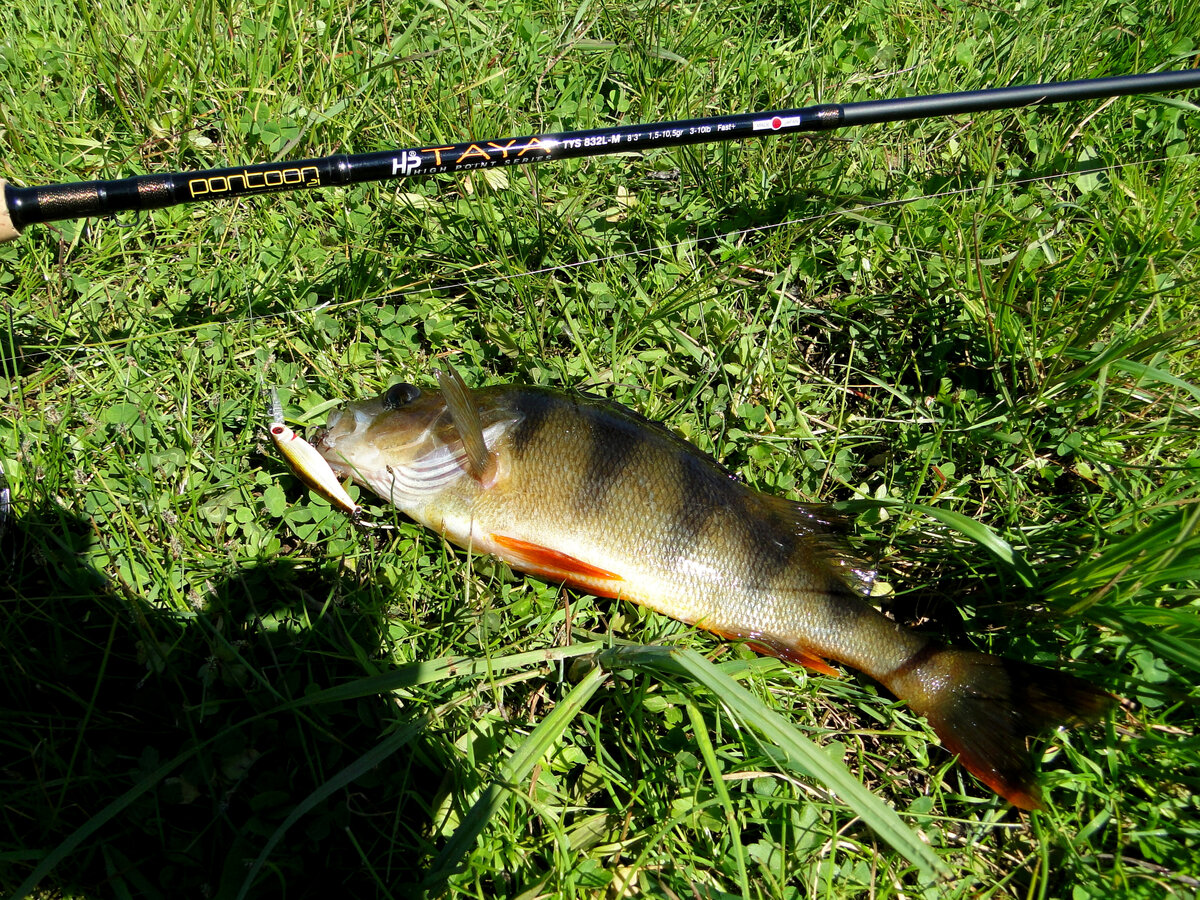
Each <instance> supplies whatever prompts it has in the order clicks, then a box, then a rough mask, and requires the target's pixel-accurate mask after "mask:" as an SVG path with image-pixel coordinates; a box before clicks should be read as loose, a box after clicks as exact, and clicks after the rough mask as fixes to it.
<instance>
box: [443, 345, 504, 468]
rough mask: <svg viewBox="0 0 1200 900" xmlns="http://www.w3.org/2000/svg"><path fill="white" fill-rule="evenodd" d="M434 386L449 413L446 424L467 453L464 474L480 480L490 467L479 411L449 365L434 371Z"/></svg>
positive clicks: (464, 383)
mask: <svg viewBox="0 0 1200 900" xmlns="http://www.w3.org/2000/svg"><path fill="white" fill-rule="evenodd" d="M437 380H438V386H439V387H441V389H442V397H444V398H445V400H446V408H447V409H448V410H450V421H452V422H453V423H454V428H455V429H456V430H457V431H458V436H459V438H461V439H462V442H463V449H465V450H466V451H467V471H468V472H469V473H470V475H471V477H472V478H475V479H477V480H479V481H482V480H483V479H484V477H485V476H486V475H487V473H488V470H489V468H490V466H491V461H492V460H491V454H490V453H488V448H487V442H486V441H484V439H483V424H482V423H481V422H480V421H479V409H478V408H477V407H476V406H475V401H473V400H472V399H471V391H470V389H469V388H468V387H467V385H466V382H464V381H463V380H462V376H461V375H459V374H458V372H457V371H455V369H454V367H453V366H452V365H450V363H446V366H445V368H444V369H439V370H438V372H437Z"/></svg>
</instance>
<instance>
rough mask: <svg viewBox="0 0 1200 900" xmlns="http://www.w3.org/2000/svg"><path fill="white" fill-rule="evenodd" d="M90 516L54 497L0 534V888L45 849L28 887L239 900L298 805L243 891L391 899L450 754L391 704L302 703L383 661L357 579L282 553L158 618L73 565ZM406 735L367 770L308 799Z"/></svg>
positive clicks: (25, 873) (416, 856)
mask: <svg viewBox="0 0 1200 900" xmlns="http://www.w3.org/2000/svg"><path fill="white" fill-rule="evenodd" d="M90 527H91V526H90V525H89V524H88V523H87V522H85V521H82V520H80V519H77V518H74V517H73V516H71V515H70V514H69V513H66V512H65V511H63V510H61V509H59V508H57V507H55V506H49V507H45V508H41V509H38V510H36V511H34V512H32V513H31V514H28V515H26V516H24V517H23V518H21V519H19V520H17V521H14V522H11V523H10V526H9V530H8V533H7V534H6V535H5V536H4V538H3V541H2V542H0V553H2V556H3V565H2V566H0V597H3V598H4V599H3V600H0V603H2V604H3V617H2V619H0V622H2V624H0V635H2V642H3V654H4V657H5V664H4V667H3V672H4V675H3V681H2V684H3V690H4V694H5V701H4V703H3V708H2V709H0V760H2V763H0V797H2V798H3V804H2V808H0V829H2V830H0V894H3V895H4V896H13V895H14V894H15V892H16V891H17V889H18V887H19V886H20V885H21V884H22V882H24V881H25V880H26V879H27V878H29V876H30V875H31V873H33V872H34V870H35V869H36V868H37V867H38V866H39V865H40V864H42V863H43V861H45V860H46V859H47V858H48V856H50V855H52V854H55V852H56V848H58V854H59V857H60V858H58V860H57V863H56V864H55V865H54V866H53V868H52V870H51V871H50V872H49V873H48V874H46V875H45V877H43V878H42V879H41V881H40V883H39V889H40V890H42V891H46V890H50V891H53V892H54V893H55V894H56V895H57V894H62V895H69V896H86V897H108V896H131V895H132V896H139V897H160V896H222V897H225V896H228V897H233V896H236V895H237V892H238V891H239V890H240V889H241V887H242V885H243V882H244V881H245V879H246V877H247V873H248V872H249V871H250V867H251V865H252V863H253V862H254V860H255V859H256V858H257V857H258V855H259V854H260V853H261V852H262V850H263V848H264V847H265V846H267V843H268V841H269V840H270V839H271V837H272V836H276V837H279V835H278V830H279V829H280V826H281V825H282V824H283V823H284V821H285V819H286V818H287V817H288V815H289V814H290V813H292V811H293V810H295V809H296V807H297V805H298V804H301V803H303V802H304V801H305V800H306V799H308V800H309V802H310V804H312V805H311V808H309V809H307V811H306V812H305V813H304V814H303V815H301V816H300V817H299V818H298V819H297V820H296V821H295V823H294V825H292V827H290V829H288V830H287V832H286V834H285V835H283V836H282V840H281V841H280V842H279V843H278V844H277V845H275V846H274V848H273V850H272V851H271V853H270V854H269V855H268V857H267V859H266V861H265V865H263V867H262V868H261V869H260V870H259V871H258V874H257V877H256V879H255V884H254V887H253V890H251V891H250V892H249V896H262V895H264V894H267V895H271V896H283V895H285V894H286V895H288V896H309V895H318V894H319V895H321V896H326V895H327V894H328V891H329V889H330V888H335V889H336V888H340V889H341V890H342V891H345V892H346V893H348V894H349V895H352V896H355V895H364V894H374V893H376V892H377V891H378V892H379V893H381V894H386V893H387V891H388V890H400V895H403V894H404V891H403V890H402V886H403V885H405V884H413V883H415V882H416V881H418V880H419V879H420V876H421V874H422V873H421V872H420V871H419V870H418V866H419V865H420V863H421V861H422V860H423V859H425V858H427V855H428V853H429V850H430V848H429V845H428V843H427V839H426V837H425V835H426V834H427V833H428V830H429V829H428V826H429V820H430V809H431V806H432V802H433V795H434V793H435V792H436V791H437V790H438V788H439V786H440V785H441V783H442V782H443V778H444V775H445V773H446V771H447V769H446V767H445V765H446V764H445V763H444V758H445V754H444V753H442V752H440V751H439V749H438V747H437V746H436V738H434V737H431V736H430V735H429V734H428V733H426V732H424V731H423V730H421V728H420V726H419V724H418V723H417V722H416V719H415V714H413V713H408V712H405V711H402V710H400V709H399V708H398V705H397V704H396V703H395V702H394V701H393V700H392V699H390V698H389V697H384V696H372V697H366V698H360V699H357V700H351V701H347V702H344V703H328V702H327V703H323V704H306V703H304V702H303V699H302V698H304V697H305V695H306V694H309V693H312V692H313V690H314V689H319V688H328V687H331V686H336V685H339V684H346V683H348V682H352V681H354V680H355V679H358V678H362V677H363V675H364V665H363V659H362V656H363V655H367V656H371V655H372V654H373V653H377V649H378V647H379V643H380V641H379V634H378V631H377V628H376V627H375V624H374V623H373V622H372V621H370V620H369V619H368V618H367V617H365V616H362V615H359V614H357V612H356V607H355V605H354V602H353V599H354V591H355V590H356V587H355V586H354V585H350V584H335V583H331V582H330V580H329V579H328V578H325V577H317V576H314V574H313V573H311V572H309V571H305V570H302V569H301V568H299V567H294V566H291V565H289V564H287V563H286V562H277V563H275V564H272V565H269V566H262V567H257V568H253V569H249V570H242V571H238V572H236V573H235V574H234V575H232V576H231V577H229V578H227V579H226V580H224V581H222V582H221V583H219V584H217V585H216V586H215V587H214V589H213V590H212V592H211V594H210V595H209V596H208V597H205V598H203V601H204V602H203V604H202V605H203V612H200V613H197V614H196V615H194V616H183V615H179V614H174V613H166V612H163V611H161V610H156V609H152V608H150V607H149V606H148V605H147V604H144V603H142V602H141V601H139V600H138V599H136V598H132V597H128V596H125V595H123V594H122V593H121V592H120V591H119V590H117V589H115V588H114V587H113V586H112V585H110V584H108V583H106V582H105V580H104V579H103V578H102V577H101V576H100V575H99V574H98V573H97V572H96V571H94V570H93V569H92V568H90V567H89V566H88V565H87V564H85V563H83V562H82V561H81V559H80V556H79V554H80V553H81V551H83V550H84V549H85V548H86V546H87V544H88V542H89V539H90V535H89V530H90ZM327 596H335V597H342V598H346V599H348V600H349V601H350V602H348V603H346V604H344V605H341V606H332V605H331V606H330V607H327V608H326V609H325V611H324V614H317V613H314V614H313V615H312V616H311V621H310V622H309V623H308V624H304V617H303V615H302V612H303V610H301V609H295V608H294V607H296V606H302V605H303V604H304V603H305V602H306V600H307V598H311V597H327ZM308 602H311V601H308ZM295 701H299V702H295ZM405 729H408V731H409V732H410V733H411V734H413V735H414V736H413V738H412V739H411V740H409V741H408V742H407V743H405V744H404V745H403V747H401V748H400V749H399V751H398V752H394V753H390V754H389V755H388V756H387V758H386V760H385V761H384V762H383V763H382V764H380V765H375V766H374V767H370V766H368V765H365V764H360V765H361V768H362V771H361V772H360V773H359V775H358V777H357V778H355V779H354V780H352V781H350V783H349V784H347V785H346V786H345V787H342V788H340V789H338V790H334V791H332V792H330V793H329V795H328V796H327V797H324V798H323V799H318V798H317V797H314V796H313V795H314V792H316V791H318V790H319V789H320V788H321V787H322V786H323V785H325V784H326V783H327V782H329V780H330V779H331V778H333V777H334V776H336V775H337V773H339V772H341V771H343V770H344V769H346V768H347V767H353V766H354V764H355V762H356V761H357V760H360V758H361V757H363V755H364V754H366V753H368V752H369V751H371V750H372V749H373V748H378V747H379V746H380V744H381V743H383V742H386V741H387V740H389V737H388V736H389V735H394V734H396V733H397V732H398V731H403V730H405ZM376 752H377V753H378V750H377V751H376ZM439 760H443V761H442V762H439ZM139 786H141V787H142V788H144V790H142V791H141V792H140V793H139V792H138V787H139ZM318 796H319V795H318ZM97 825H98V827H97ZM81 830H82V831H81ZM81 834H86V837H84V838H83V839H82V840H80V841H79V842H78V846H75V847H74V848H73V849H71V850H70V852H67V853H65V854H64V853H63V852H62V847H63V843H64V841H71V840H72V839H75V840H78V838H79V837H80V835H81Z"/></svg>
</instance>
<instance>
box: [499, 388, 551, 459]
mask: <svg viewBox="0 0 1200 900" xmlns="http://www.w3.org/2000/svg"><path fill="white" fill-rule="evenodd" d="M562 402H563V401H562V400H560V399H559V398H557V397H554V396H553V395H551V394H548V393H543V392H542V391H522V392H521V393H520V394H519V395H518V396H517V398H516V407H517V410H518V411H519V412H520V413H521V421H520V422H518V423H517V425H516V427H514V428H513V430H512V431H511V432H510V438H509V440H510V441H511V442H512V449H513V452H514V453H515V454H516V455H518V456H523V455H524V454H525V452H526V451H527V450H528V449H529V446H530V444H532V443H533V442H534V440H535V439H537V437H538V433H539V432H540V431H541V430H542V428H543V426H545V424H546V420H547V419H549V418H550V414H551V413H552V412H553V408H554V407H555V406H557V405H561V404H562Z"/></svg>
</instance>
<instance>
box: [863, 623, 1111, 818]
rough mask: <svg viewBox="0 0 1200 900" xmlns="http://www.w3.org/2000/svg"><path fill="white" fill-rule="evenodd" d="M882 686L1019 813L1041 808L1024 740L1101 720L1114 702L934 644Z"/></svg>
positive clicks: (1088, 688)
mask: <svg viewBox="0 0 1200 900" xmlns="http://www.w3.org/2000/svg"><path fill="white" fill-rule="evenodd" d="M884 683H885V684H886V685H887V687H888V688H889V689H890V690H891V691H892V693H894V694H895V695H896V696H897V697H899V698H900V699H901V700H905V701H907V702H908V704H909V705H910V706H912V707H913V709H915V710H917V712H920V713H922V714H923V715H924V716H925V718H927V719H928V720H929V724H930V725H932V726H933V730H934V731H936V732H937V735H938V737H940V738H941V740H942V744H944V745H945V747H946V749H947V750H949V751H950V752H951V753H954V754H957V755H958V761H959V762H960V763H962V765H963V767H964V768H965V769H966V770H967V771H968V772H970V773H971V774H972V775H974V776H975V777H976V778H978V779H979V780H980V781H982V782H983V783H984V784H986V785H987V786H988V787H990V788H991V789H992V790H993V791H995V792H996V793H997V794H999V795H1000V796H1001V797H1003V798H1004V799H1006V800H1008V801H1009V802H1010V803H1012V804H1013V806H1018V807H1020V808H1021V809H1042V808H1043V803H1042V796H1041V791H1039V790H1038V785H1037V780H1036V778H1035V775H1034V767H1033V761H1032V759H1031V758H1030V756H1029V752H1028V751H1027V750H1026V747H1025V742H1026V739H1027V738H1029V737H1032V736H1034V735H1036V734H1039V733H1040V732H1042V731H1045V730H1047V729H1050V728H1055V727H1057V726H1059V725H1074V724H1079V723H1082V722H1088V721H1092V720H1094V719H1097V718H1099V717H1100V716H1102V715H1104V713H1105V712H1107V710H1108V709H1109V708H1111V707H1112V705H1113V703H1114V702H1115V698H1114V697H1113V696H1112V695H1111V694H1108V693H1106V692H1104V691H1102V690H1100V688H1098V687H1096V686H1095V685H1093V684H1091V683H1089V682H1086V681H1083V680H1082V679H1079V678H1075V677H1074V676H1072V675H1067V674H1066V673H1064V672H1055V671H1053V670H1050V669H1043V668H1042V667H1041V666H1035V665H1032V664H1030V663H1022V662H1016V661H1015V660H1009V659H1001V658H1000V657H997V656H990V655H988V654H986V653H976V652H973V651H970V650H955V649H953V648H944V647H939V646H936V645H931V646H929V647H927V648H925V649H924V650H921V651H918V652H917V653H916V654H914V656H913V658H912V659H911V660H909V662H908V663H906V664H905V665H904V666H902V667H901V668H900V669H899V670H897V671H896V672H893V673H890V674H889V675H888V676H887V678H886V680H885V682H884Z"/></svg>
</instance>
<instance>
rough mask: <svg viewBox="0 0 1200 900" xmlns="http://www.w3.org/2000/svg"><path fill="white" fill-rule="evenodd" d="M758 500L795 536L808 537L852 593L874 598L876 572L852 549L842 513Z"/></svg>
mask: <svg viewBox="0 0 1200 900" xmlns="http://www.w3.org/2000/svg"><path fill="white" fill-rule="evenodd" d="M755 500H756V502H757V503H758V504H759V507H760V508H761V509H762V510H763V512H764V513H766V514H767V515H768V516H770V517H772V518H774V519H775V520H776V521H777V522H779V523H781V524H782V525H783V526H784V527H786V528H788V529H789V530H790V531H792V532H793V533H795V534H802V535H805V536H806V537H807V538H808V540H809V541H810V543H811V544H812V546H813V547H815V548H816V549H817V552H818V553H819V555H820V556H821V557H823V558H824V559H825V561H826V562H827V563H829V565H830V566H832V567H833V570H834V571H835V572H837V574H838V575H839V576H840V577H841V579H842V580H843V581H845V582H846V584H847V585H849V586H850V589H851V590H853V591H854V592H855V593H856V594H861V595H862V596H864V597H869V596H871V592H872V590H873V589H874V587H875V578H876V573H875V570H874V569H873V568H872V567H871V566H870V565H868V564H867V563H866V562H864V561H863V560H861V559H860V558H859V557H858V554H856V553H855V552H854V550H853V549H852V548H851V547H850V544H849V542H848V541H847V540H846V538H845V535H846V534H847V532H848V531H849V529H848V527H847V524H846V520H845V519H844V518H843V517H842V516H841V515H840V514H839V513H837V512H835V511H834V510H833V509H831V508H830V507H828V506H824V505H822V504H814V503H796V502H795V501H792V500H787V499H784V498H783V497H772V496H769V495H767V494H759V495H758V496H757V497H755Z"/></svg>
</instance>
